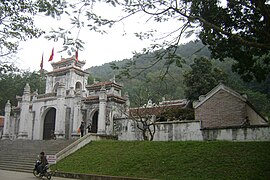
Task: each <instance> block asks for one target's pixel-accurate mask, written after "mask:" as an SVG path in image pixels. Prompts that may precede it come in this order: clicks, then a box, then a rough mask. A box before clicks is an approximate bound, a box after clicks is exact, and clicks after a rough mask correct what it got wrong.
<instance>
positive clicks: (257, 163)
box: [53, 141, 270, 180]
mask: <svg viewBox="0 0 270 180" xmlns="http://www.w3.org/2000/svg"><path fill="white" fill-rule="evenodd" d="M55 168H57V170H58V171H64V172H75V173H86V174H100V175H111V176H128V177H141V178H153V179H170V180H171V179H270V142H227V141H214V142H193V141H187V142H146V141H93V142H91V143H90V144H88V145H87V146H85V147H84V148H82V149H80V150H78V151H77V152H76V153H74V154H72V155H70V156H69V157H67V158H65V159H64V160H62V161H60V162H58V163H57V166H54V167H53V169H55Z"/></svg>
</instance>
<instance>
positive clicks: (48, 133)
mask: <svg viewBox="0 0 270 180" xmlns="http://www.w3.org/2000/svg"><path fill="white" fill-rule="evenodd" d="M55 114H56V109H55V108H51V109H50V110H49V111H48V112H47V114H46V116H45V118H44V126H43V139H44V140H49V139H52V133H54V130H55Z"/></svg>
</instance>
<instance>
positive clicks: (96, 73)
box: [86, 41, 210, 81]
mask: <svg viewBox="0 0 270 180" xmlns="http://www.w3.org/2000/svg"><path fill="white" fill-rule="evenodd" d="M176 54H178V55H180V56H181V57H183V58H185V59H186V60H187V63H188V64H189V63H190V61H191V59H192V58H191V57H194V56H206V57H210V51H209V50H208V48H207V47H205V46H204V45H203V44H202V43H201V41H199V42H193V41H191V42H189V43H187V44H184V45H180V46H179V48H178V49H177V52H176ZM151 55H152V54H148V55H142V56H140V57H138V58H135V57H134V58H133V60H135V61H136V62H137V64H139V65H145V66H147V65H149V61H148V60H147V57H150V56H151ZM129 61H130V59H123V60H115V61H113V63H115V64H116V65H117V66H119V67H122V66H124V65H125V64H126V63H128V62H129ZM160 66H162V64H159V65H156V66H153V67H152V68H151V69H149V70H148V72H155V71H157V70H159V69H160ZM86 71H87V72H90V73H91V75H92V76H93V77H94V78H96V79H99V80H102V81H107V80H109V79H111V78H112V77H113V76H114V75H116V74H117V71H114V70H113V69H112V68H111V67H110V63H105V64H103V65H101V66H93V67H91V68H88V69H86ZM137 78H138V79H141V77H136V79H137Z"/></svg>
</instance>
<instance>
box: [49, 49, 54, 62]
mask: <svg viewBox="0 0 270 180" xmlns="http://www.w3.org/2000/svg"><path fill="white" fill-rule="evenodd" d="M53 55H54V48H52V54H51V56H50V58H49V61H52V60H53Z"/></svg>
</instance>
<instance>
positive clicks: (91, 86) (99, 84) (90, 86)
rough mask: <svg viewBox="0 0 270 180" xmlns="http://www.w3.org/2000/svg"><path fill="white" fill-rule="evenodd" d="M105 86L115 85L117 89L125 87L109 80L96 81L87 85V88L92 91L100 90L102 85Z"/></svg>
mask: <svg viewBox="0 0 270 180" xmlns="http://www.w3.org/2000/svg"><path fill="white" fill-rule="evenodd" d="M103 86H105V88H107V87H115V88H117V89H122V87H123V86H122V85H121V84H118V83H115V82H111V81H108V82H98V83H95V84H91V85H87V86H86V88H87V89H88V90H89V91H91V90H100V89H101V87H103Z"/></svg>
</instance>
